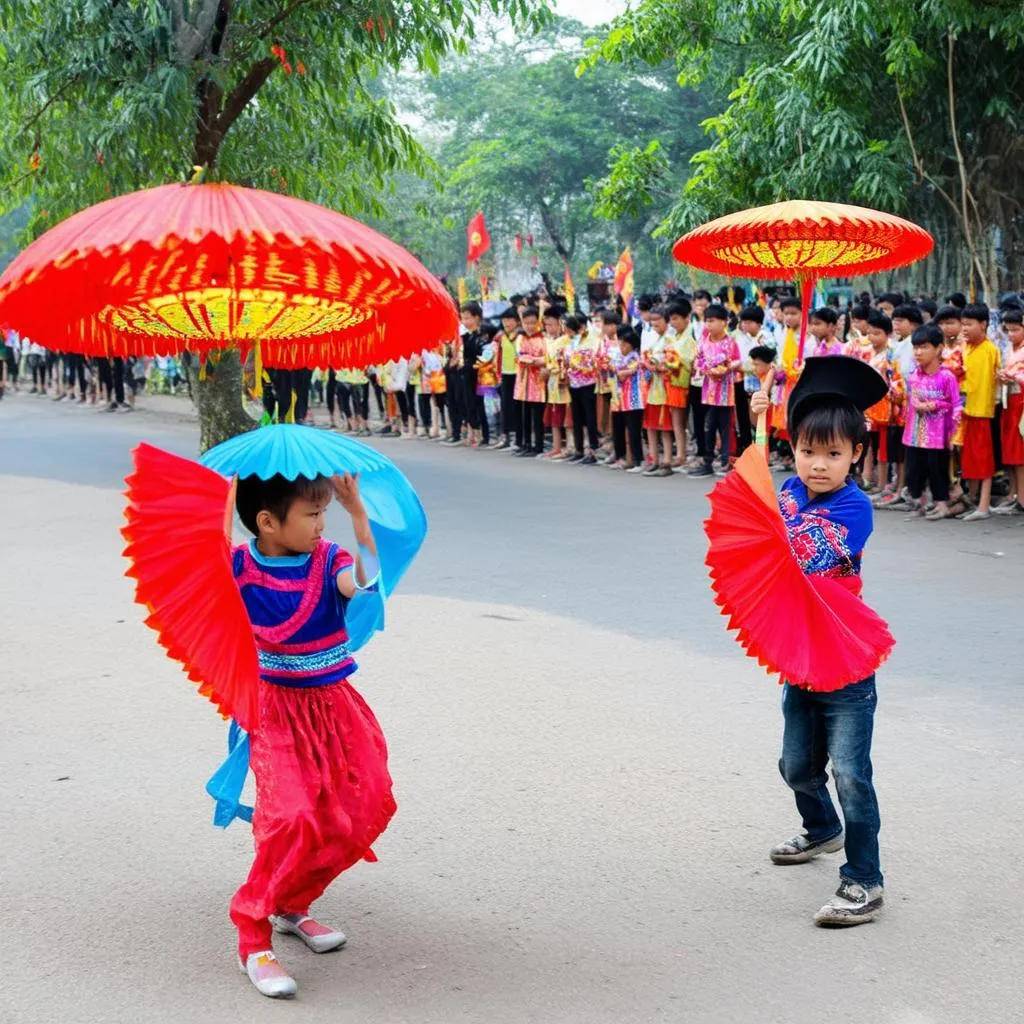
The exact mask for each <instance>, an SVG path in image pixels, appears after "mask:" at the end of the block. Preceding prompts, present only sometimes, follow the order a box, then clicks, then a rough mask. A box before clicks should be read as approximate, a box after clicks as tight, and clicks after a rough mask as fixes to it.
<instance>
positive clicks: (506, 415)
mask: <svg viewBox="0 0 1024 1024" xmlns="http://www.w3.org/2000/svg"><path fill="white" fill-rule="evenodd" d="M515 394H516V375H515V374H514V373H503V374H502V375H501V432H502V433H503V434H504V435H505V437H506V438H507V439H508V441H509V442H510V443H511V441H512V439H513V437H514V438H515V442H516V444H517V445H518V444H519V443H520V442H521V441H522V439H523V403H522V402H517V401H516V399H515Z"/></svg>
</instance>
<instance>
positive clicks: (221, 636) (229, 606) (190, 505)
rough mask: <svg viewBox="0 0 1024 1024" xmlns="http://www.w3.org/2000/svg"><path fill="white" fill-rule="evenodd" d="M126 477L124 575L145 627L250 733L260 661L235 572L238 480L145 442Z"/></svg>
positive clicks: (202, 689) (224, 711)
mask: <svg viewBox="0 0 1024 1024" xmlns="http://www.w3.org/2000/svg"><path fill="white" fill-rule="evenodd" d="M132 458H133V461H134V465H135V470H134V472H133V473H132V474H131V476H129V477H128V478H127V480H126V481H125V483H127V485H128V490H127V491H125V497H126V498H127V499H128V507H127V508H126V509H125V518H126V519H127V520H128V525H127V526H125V527H123V528H122V530H121V534H122V536H123V537H124V539H125V540H126V541H128V546H127V547H126V548H125V550H124V554H125V557H127V558H128V559H129V560H130V561H131V563H132V564H131V568H129V569H128V570H127V572H126V573H125V575H126V576H129V577H131V578H133V579H134V580H135V581H136V583H135V600H136V601H138V603H139V604H142V605H145V606H146V607H147V608H148V609H149V612H150V614H149V617H148V618H147V619H146V625H147V626H150V627H151V628H152V629H154V630H155V631H156V633H157V638H158V639H159V641H160V643H161V644H162V645H163V646H164V647H165V648H167V653H168V655H169V656H170V657H171V658H174V659H175V660H176V661H180V662H181V663H182V665H184V667H185V671H186V672H187V673H188V677H189V679H191V680H192V681H193V682H195V683H198V684H199V692H200V693H201V694H202V695H203V696H205V697H208V698H209V699H210V700H211V701H213V703H214V704H215V705H216V706H217V709H218V710H219V711H220V713H221V714H222V715H225V716H230V717H231V718H233V719H235V721H236V722H238V724H239V725H240V726H241V727H242V728H243V729H245V730H247V731H249V730H251V729H252V727H253V726H254V725H255V723H256V719H257V683H258V680H259V663H258V661H257V655H256V644H255V641H254V640H253V636H252V627H251V626H250V624H249V617H248V615H247V614H246V611H245V605H244V604H243V603H242V595H241V594H240V593H239V590H238V587H237V586H236V584H235V580H234V574H233V572H232V569H231V519H232V512H233V508H234V485H233V484H232V483H231V482H229V481H228V480H225V479H224V477H222V476H221V475H220V474H219V473H215V472H213V470H210V469H207V468H206V467H205V466H201V465H199V463H197V462H193V461H192V460H190V459H183V458H180V457H179V456H177V455H171V454H170V453H169V452H165V451H161V450H160V449H159V448H154V447H152V446H151V445H148V444H140V445H139V446H138V447H137V448H135V449H134V451H133V452H132Z"/></svg>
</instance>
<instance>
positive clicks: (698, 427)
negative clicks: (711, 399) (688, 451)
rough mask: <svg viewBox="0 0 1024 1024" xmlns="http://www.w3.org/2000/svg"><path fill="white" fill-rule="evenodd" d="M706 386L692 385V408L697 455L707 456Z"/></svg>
mask: <svg viewBox="0 0 1024 1024" xmlns="http://www.w3.org/2000/svg"><path fill="white" fill-rule="evenodd" d="M703 396H704V388H703V387H702V386H701V385H700V384H691V385H690V409H691V410H692V411H693V436H694V437H695V438H696V439H697V456H698V457H699V458H701V459H704V458H707V439H706V438H705V435H704V408H705V407H704V402H703Z"/></svg>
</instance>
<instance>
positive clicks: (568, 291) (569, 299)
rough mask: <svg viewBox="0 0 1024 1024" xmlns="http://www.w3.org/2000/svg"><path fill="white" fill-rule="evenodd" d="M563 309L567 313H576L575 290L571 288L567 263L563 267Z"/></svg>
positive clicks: (570, 277)
mask: <svg viewBox="0 0 1024 1024" xmlns="http://www.w3.org/2000/svg"><path fill="white" fill-rule="evenodd" d="M565 308H566V312H568V313H575V312H576V289H575V288H574V287H573V283H572V274H570V273H569V264H568V263H567V264H566V265H565Z"/></svg>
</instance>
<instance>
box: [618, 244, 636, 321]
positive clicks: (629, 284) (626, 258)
mask: <svg viewBox="0 0 1024 1024" xmlns="http://www.w3.org/2000/svg"><path fill="white" fill-rule="evenodd" d="M615 290H616V291H617V292H618V293H619V295H621V296H622V302H623V305H625V307H626V308H627V309H628V308H629V303H630V300H631V299H632V298H633V255H632V253H630V251H629V246H628V245H627V246H626V248H625V249H623V250H622V255H621V256H620V257H619V260H618V262H617V263H616V264H615Z"/></svg>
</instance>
